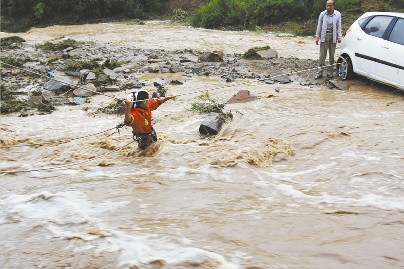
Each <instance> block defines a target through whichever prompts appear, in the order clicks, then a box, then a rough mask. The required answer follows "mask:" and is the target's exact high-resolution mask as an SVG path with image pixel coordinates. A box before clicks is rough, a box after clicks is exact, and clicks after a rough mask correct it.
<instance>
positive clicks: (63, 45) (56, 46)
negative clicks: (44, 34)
mask: <svg viewBox="0 0 404 269" xmlns="http://www.w3.org/2000/svg"><path fill="white" fill-rule="evenodd" d="M81 44H82V42H79V41H76V40H74V39H71V38H69V39H66V40H63V41H60V42H56V43H52V42H50V41H46V42H45V43H43V44H39V45H36V46H35V47H36V48H38V49H41V50H43V51H47V52H49V51H61V50H64V49H67V48H70V47H72V48H74V49H75V48H78V47H79V46H80V45H81Z"/></svg>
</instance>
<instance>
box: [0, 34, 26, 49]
mask: <svg viewBox="0 0 404 269" xmlns="http://www.w3.org/2000/svg"><path fill="white" fill-rule="evenodd" d="M22 42H25V39H24V38H22V37H19V36H9V37H3V38H2V39H0V44H1V47H2V48H12V47H13V46H18V45H20V44H21V43H22Z"/></svg>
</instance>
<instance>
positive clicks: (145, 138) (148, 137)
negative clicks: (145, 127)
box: [132, 127, 157, 149]
mask: <svg viewBox="0 0 404 269" xmlns="http://www.w3.org/2000/svg"><path fill="white" fill-rule="evenodd" d="M132 134H133V139H134V140H135V141H136V142H137V143H138V144H139V148H140V149H145V148H147V147H149V146H150V145H151V144H153V143H154V142H156V141H157V134H156V131H155V130H154V128H153V127H152V132H151V133H148V134H139V133H135V132H132Z"/></svg>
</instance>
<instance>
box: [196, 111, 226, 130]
mask: <svg viewBox="0 0 404 269" xmlns="http://www.w3.org/2000/svg"><path fill="white" fill-rule="evenodd" d="M221 127H222V122H221V121H220V120H219V113H216V112H211V113H209V114H208V115H207V116H206V118H205V119H204V120H203V122H202V124H201V125H200V126H199V133H201V134H204V135H217V134H218V133H219V131H220V128H221Z"/></svg>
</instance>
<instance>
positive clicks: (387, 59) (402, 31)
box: [378, 18, 404, 88]
mask: <svg viewBox="0 0 404 269" xmlns="http://www.w3.org/2000/svg"><path fill="white" fill-rule="evenodd" d="M380 53H381V58H382V60H383V61H384V62H383V68H381V69H380V70H378V73H379V75H380V77H381V78H382V79H384V80H385V81H386V82H388V83H389V84H394V85H396V86H399V87H401V88H404V19H403V18H398V20H397V21H396V22H395V24H394V26H393V28H392V30H391V32H390V33H388V36H387V40H386V41H385V42H384V44H383V45H382V48H381V50H380Z"/></svg>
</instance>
